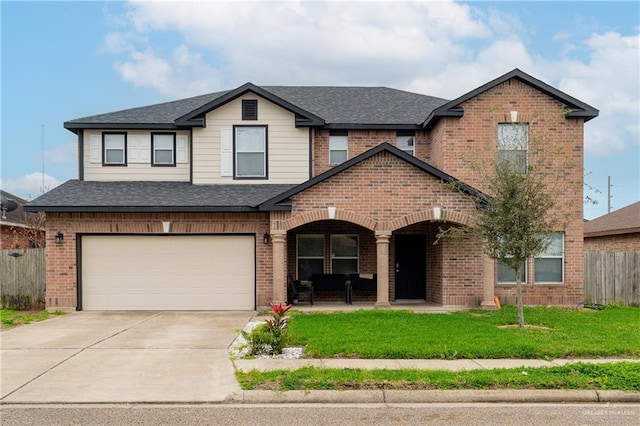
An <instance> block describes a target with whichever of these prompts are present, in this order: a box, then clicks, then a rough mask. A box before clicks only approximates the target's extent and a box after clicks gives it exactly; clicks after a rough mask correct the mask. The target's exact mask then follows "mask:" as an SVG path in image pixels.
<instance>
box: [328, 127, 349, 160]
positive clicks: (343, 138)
mask: <svg viewBox="0 0 640 426" xmlns="http://www.w3.org/2000/svg"><path fill="white" fill-rule="evenodd" d="M348 147H349V137H348V136H347V132H331V134H330V135H329V164H340V163H344V162H345V161H347V158H349V151H348Z"/></svg>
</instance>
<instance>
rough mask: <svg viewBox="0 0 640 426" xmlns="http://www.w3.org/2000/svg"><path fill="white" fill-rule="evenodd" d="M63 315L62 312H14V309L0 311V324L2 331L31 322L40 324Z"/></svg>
mask: <svg viewBox="0 0 640 426" xmlns="http://www.w3.org/2000/svg"><path fill="white" fill-rule="evenodd" d="M59 315H65V312H62V311H53V312H50V311H38V312H28V313H27V312H24V311H16V310H14V309H1V310H0V321H1V322H2V328H3V329H10V328H14V327H18V326H21V325H26V324H30V323H32V322H40V321H44V320H46V319H49V318H51V317H54V316H59Z"/></svg>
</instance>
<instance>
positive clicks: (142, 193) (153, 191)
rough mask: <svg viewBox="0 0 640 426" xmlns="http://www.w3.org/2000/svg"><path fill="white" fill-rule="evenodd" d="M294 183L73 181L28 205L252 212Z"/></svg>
mask: <svg viewBox="0 0 640 426" xmlns="http://www.w3.org/2000/svg"><path fill="white" fill-rule="evenodd" d="M292 186H293V185H270V184H254V185H240V184H239V185H233V184H231V185H229V184H225V185H192V184H191V183H189V182H140V181H136V182H95V181H78V180H70V181H67V182H65V183H63V184H62V185H60V186H58V187H56V188H54V189H52V190H51V191H49V192H47V193H46V194H44V195H42V196H40V197H38V198H37V199H35V200H33V201H32V202H30V203H29V204H28V205H26V206H25V210H26V211H44V212H252V211H258V206H259V204H261V203H262V202H264V201H266V200H269V199H271V198H273V197H275V196H276V195H278V194H280V193H282V192H284V191H286V190H288V189H290V188H291V187H292Z"/></svg>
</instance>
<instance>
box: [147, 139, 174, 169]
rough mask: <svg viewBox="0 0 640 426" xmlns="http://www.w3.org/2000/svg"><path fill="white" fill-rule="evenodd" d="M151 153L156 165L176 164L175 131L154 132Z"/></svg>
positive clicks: (153, 162)
mask: <svg viewBox="0 0 640 426" xmlns="http://www.w3.org/2000/svg"><path fill="white" fill-rule="evenodd" d="M151 155H152V158H153V161H152V163H151V164H153V165H154V166H175V165H176V135H175V133H152V134H151Z"/></svg>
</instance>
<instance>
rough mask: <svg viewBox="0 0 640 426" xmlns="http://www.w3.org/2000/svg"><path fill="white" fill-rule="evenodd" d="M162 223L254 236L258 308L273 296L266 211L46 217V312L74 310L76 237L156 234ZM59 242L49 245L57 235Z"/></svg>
mask: <svg viewBox="0 0 640 426" xmlns="http://www.w3.org/2000/svg"><path fill="white" fill-rule="evenodd" d="M162 221H170V222H171V233H173V234H183V235H188V234H255V235H256V280H257V281H256V292H257V304H258V306H265V305H267V304H268V302H269V300H271V298H272V278H271V277H272V273H271V271H272V267H273V261H272V256H271V246H270V245H264V244H263V242H262V235H264V233H265V232H269V220H268V214H267V213H255V214H241V213H215V214H214V213H212V214H206V213H149V214H143V213H50V214H48V215H47V246H48V247H49V249H48V250H47V294H46V304H47V307H49V308H57V307H66V308H75V307H76V306H77V272H76V268H77V259H78V256H77V253H76V243H77V237H76V234H110V235H113V234H140V235H144V234H160V233H162ZM58 231H59V232H62V233H63V234H64V241H63V243H62V244H57V245H56V244H55V243H54V242H53V239H54V235H55V234H56V233H57V232H58Z"/></svg>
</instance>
